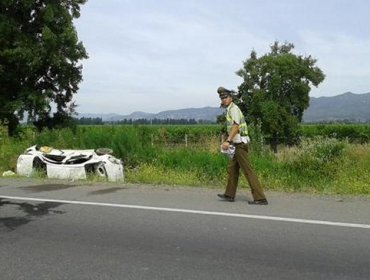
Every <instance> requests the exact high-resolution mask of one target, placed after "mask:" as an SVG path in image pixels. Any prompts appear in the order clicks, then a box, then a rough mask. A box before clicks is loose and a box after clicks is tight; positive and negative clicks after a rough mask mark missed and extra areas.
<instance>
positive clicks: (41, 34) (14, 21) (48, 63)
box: [0, 0, 87, 135]
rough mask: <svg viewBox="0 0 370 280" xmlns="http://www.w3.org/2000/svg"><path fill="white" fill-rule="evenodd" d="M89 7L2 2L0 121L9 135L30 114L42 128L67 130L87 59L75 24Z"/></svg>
mask: <svg viewBox="0 0 370 280" xmlns="http://www.w3.org/2000/svg"><path fill="white" fill-rule="evenodd" d="M85 2H86V0H59V1H55V0H22V1H19V0H1V1H0V122H4V123H6V124H7V125H8V132H9V135H14V134H15V133H16V129H17V127H18V124H19V121H20V120H21V119H22V118H23V117H24V116H25V113H26V112H27V116H28V119H29V120H31V121H33V122H34V123H35V125H36V126H37V127H38V128H39V129H42V128H43V127H45V126H46V127H49V128H50V127H55V126H58V125H62V126H63V125H68V123H69V120H70V119H71V116H72V114H73V113H74V109H75V107H76V105H75V104H74V101H73V96H74V94H75V93H76V92H77V90H78V84H79V83H80V82H81V80H82V73H81V71H82V65H80V64H79V61H80V60H81V59H84V58H87V54H86V50H85V48H84V46H83V44H82V42H80V41H79V40H78V36H77V32H76V30H75V27H74V25H73V19H74V18H78V17H79V16H80V5H82V4H84V3H85ZM54 110H55V113H54V115H53V117H52V116H51V112H52V111H54Z"/></svg>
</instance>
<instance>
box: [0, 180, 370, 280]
mask: <svg viewBox="0 0 370 280" xmlns="http://www.w3.org/2000/svg"><path fill="white" fill-rule="evenodd" d="M220 191H222V190H219V189H207V188H194V187H177V188H175V187H165V186H140V185H130V184H121V185H119V184H108V183H106V184H105V183H104V184H97V183H94V184H92V183H83V182H78V183H73V182H66V181H52V180H46V181H41V180H28V179H0V279H202V280H203V279H213V280H214V279H369V277H370V199H369V198H349V197H333V196H314V195H303V194H281V193H273V192H267V195H268V198H269V201H270V205H268V206H251V205H248V204H247V202H246V201H247V199H248V198H250V195H249V192H248V190H247V189H241V190H239V192H238V196H237V199H236V201H235V202H234V203H230V202H223V201H219V200H218V199H217V197H216V194H217V193H218V192H220Z"/></svg>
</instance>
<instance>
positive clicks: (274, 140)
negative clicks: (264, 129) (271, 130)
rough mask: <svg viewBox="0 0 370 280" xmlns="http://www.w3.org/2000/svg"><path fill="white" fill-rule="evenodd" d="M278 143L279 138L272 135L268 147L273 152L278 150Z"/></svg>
mask: <svg viewBox="0 0 370 280" xmlns="http://www.w3.org/2000/svg"><path fill="white" fill-rule="evenodd" d="M278 145H279V139H278V138H277V137H273V138H272V139H271V142H270V147H271V150H273V151H274V153H275V154H276V153H277V152H278V149H277V148H278Z"/></svg>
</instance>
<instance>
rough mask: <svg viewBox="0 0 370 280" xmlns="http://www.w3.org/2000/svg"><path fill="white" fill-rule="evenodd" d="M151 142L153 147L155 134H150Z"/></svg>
mask: <svg viewBox="0 0 370 280" xmlns="http://www.w3.org/2000/svg"><path fill="white" fill-rule="evenodd" d="M150 142H151V143H152V147H153V146H154V137H153V134H150Z"/></svg>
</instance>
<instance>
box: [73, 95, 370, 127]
mask: <svg viewBox="0 0 370 280" xmlns="http://www.w3.org/2000/svg"><path fill="white" fill-rule="evenodd" d="M222 112H223V110H222V109H221V108H218V107H204V108H188V109H179V110H169V111H162V112H159V113H157V114H153V113H145V112H133V113H131V114H130V115H119V114H79V115H78V118H82V117H85V118H102V120H103V121H104V122H114V121H121V120H124V119H127V120H129V119H131V120H137V119H162V120H163V119H195V120H196V121H199V120H203V121H211V122H216V120H217V116H218V115H220V114H222ZM343 120H347V121H352V122H368V121H370V93H364V94H354V93H351V92H346V93H344V94H340V95H336V96H331V97H311V98H310V106H309V108H308V109H307V110H306V111H305V113H304V115H303V121H304V122H330V121H343Z"/></svg>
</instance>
